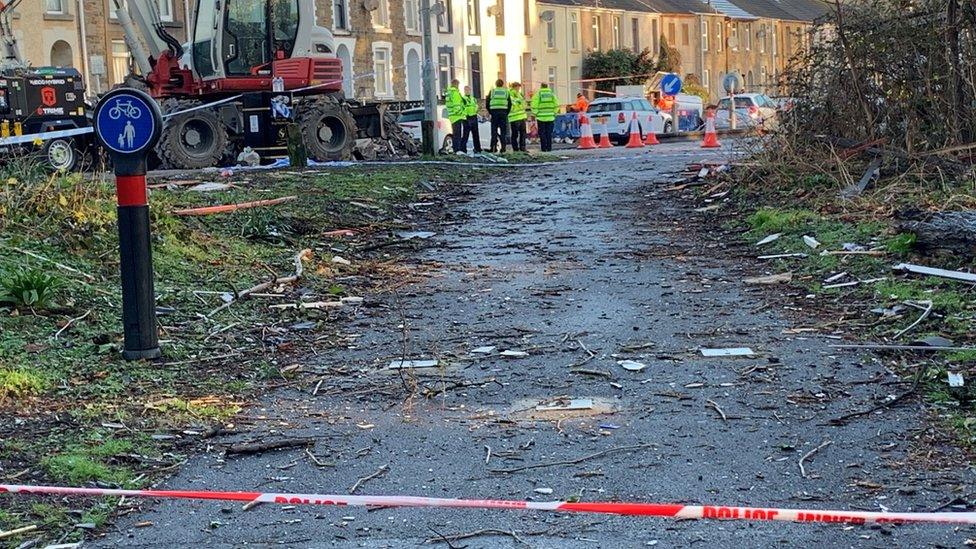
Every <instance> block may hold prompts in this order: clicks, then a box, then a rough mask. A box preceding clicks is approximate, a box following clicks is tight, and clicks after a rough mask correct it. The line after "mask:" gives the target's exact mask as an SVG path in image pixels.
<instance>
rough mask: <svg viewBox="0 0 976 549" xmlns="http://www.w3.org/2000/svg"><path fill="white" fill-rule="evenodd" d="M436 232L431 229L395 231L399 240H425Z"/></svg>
mask: <svg viewBox="0 0 976 549" xmlns="http://www.w3.org/2000/svg"><path fill="white" fill-rule="evenodd" d="M436 234H437V233H435V232H433V231H400V232H398V233H396V235H397V238H399V239H401V240H415V239H416V240H427V239H428V238H431V237H433V236H435V235H436Z"/></svg>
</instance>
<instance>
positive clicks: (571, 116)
mask: <svg viewBox="0 0 976 549" xmlns="http://www.w3.org/2000/svg"><path fill="white" fill-rule="evenodd" d="M552 137H553V138H554V139H566V138H567V137H568V138H570V139H579V137H580V124H579V113H575V112H571V113H566V114H560V115H559V116H557V117H556V125H555V127H553V130H552Z"/></svg>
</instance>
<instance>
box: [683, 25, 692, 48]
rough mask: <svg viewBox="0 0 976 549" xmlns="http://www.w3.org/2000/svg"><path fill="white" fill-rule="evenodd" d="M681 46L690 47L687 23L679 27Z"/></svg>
mask: <svg viewBox="0 0 976 549" xmlns="http://www.w3.org/2000/svg"><path fill="white" fill-rule="evenodd" d="M681 45H682V46H688V45H691V29H690V28H688V23H684V24H683V25H681Z"/></svg>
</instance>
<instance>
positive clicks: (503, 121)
mask: <svg viewBox="0 0 976 549" xmlns="http://www.w3.org/2000/svg"><path fill="white" fill-rule="evenodd" d="M498 145H501V146H502V152H505V146H506V145H508V111H491V150H492V152H494V151H496V150H498Z"/></svg>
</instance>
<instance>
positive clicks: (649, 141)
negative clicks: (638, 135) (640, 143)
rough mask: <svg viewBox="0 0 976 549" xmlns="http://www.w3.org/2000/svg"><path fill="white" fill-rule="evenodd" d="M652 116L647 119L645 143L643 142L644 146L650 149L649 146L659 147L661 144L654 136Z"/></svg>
mask: <svg viewBox="0 0 976 549" xmlns="http://www.w3.org/2000/svg"><path fill="white" fill-rule="evenodd" d="M653 127H654V115H653V114H652V115H650V116H648V117H647V141H645V142H644V144H645V145H647V146H648V147H650V146H651V145H660V144H661V142H660V141H658V140H657V135H655V134H654V130H653V129H652V128H653Z"/></svg>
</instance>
